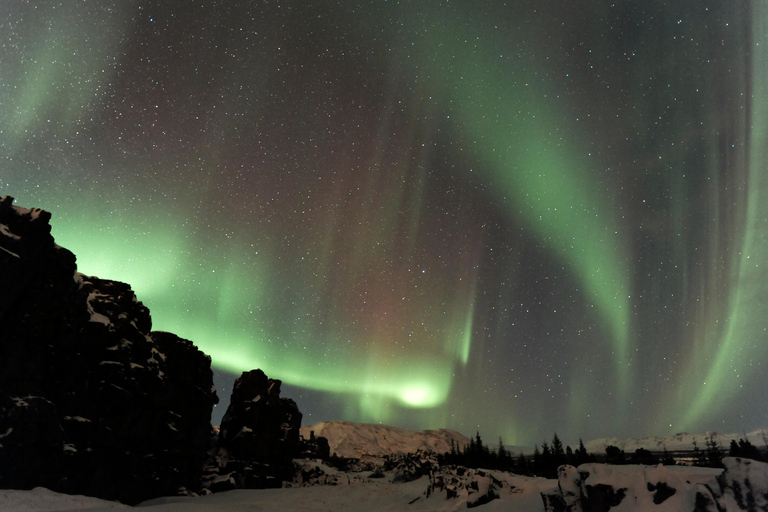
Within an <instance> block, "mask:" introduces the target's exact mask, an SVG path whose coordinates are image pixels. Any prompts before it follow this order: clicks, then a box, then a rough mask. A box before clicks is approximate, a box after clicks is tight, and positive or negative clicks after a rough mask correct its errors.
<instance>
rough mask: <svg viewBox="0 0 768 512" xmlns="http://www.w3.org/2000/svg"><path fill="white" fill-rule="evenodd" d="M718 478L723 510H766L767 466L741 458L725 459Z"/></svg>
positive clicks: (767, 497)
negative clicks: (723, 468) (722, 469)
mask: <svg viewBox="0 0 768 512" xmlns="http://www.w3.org/2000/svg"><path fill="white" fill-rule="evenodd" d="M723 465H724V466H725V471H724V472H723V473H722V475H721V476H720V477H719V478H718V482H719V484H720V486H721V488H722V492H723V496H722V498H721V499H720V504H721V506H722V507H723V508H724V509H725V510H763V511H765V510H768V464H766V463H765V462H758V461H754V460H750V459H743V458H741V457H725V458H724V459H723Z"/></svg>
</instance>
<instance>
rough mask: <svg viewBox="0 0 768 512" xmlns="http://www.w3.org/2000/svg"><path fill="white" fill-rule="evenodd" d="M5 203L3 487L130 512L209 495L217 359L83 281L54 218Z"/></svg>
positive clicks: (0, 312)
mask: <svg viewBox="0 0 768 512" xmlns="http://www.w3.org/2000/svg"><path fill="white" fill-rule="evenodd" d="M12 203H13V199H12V198H10V197H4V198H2V199H0V290H2V293H1V294H0V487H3V488H17V489H25V488H32V487H36V486H43V487H47V488H49V489H52V490H55V491H60V492H66V493H72V494H86V495H91V496H97V497H100V498H105V499H112V500H120V501H123V502H126V503H131V504H132V503H137V502H139V501H142V500H145V499H148V498H152V497H157V496H163V495H172V494H179V493H184V492H187V491H188V490H194V489H196V488H199V486H200V482H201V472H202V468H203V464H204V460H205V456H206V452H207V449H208V443H209V436H210V430H211V426H210V414H211V409H212V407H213V405H214V404H215V403H216V402H217V401H218V398H217V396H216V393H215V390H214V389H213V377H212V372H211V367H210V364H211V362H210V358H209V357H208V356H206V355H205V354H203V353H202V352H201V351H200V350H198V349H197V348H196V347H195V346H194V345H193V344H192V343H191V342H190V341H187V340H184V339H181V338H179V337H177V336H175V335H173V334H170V333H163V332H150V330H151V326H152V321H151V317H150V314H149V310H148V309H147V308H146V307H145V306H144V305H143V304H142V303H141V302H139V301H138V300H137V298H136V296H135V294H134V293H133V291H132V290H131V288H130V286H129V285H127V284H124V283H120V282H116V281H109V280H106V279H99V278H96V277H88V276H85V275H82V274H79V273H77V272H76V270H77V269H76V265H75V256H74V255H73V254H72V253H71V252H70V251H68V250H66V249H64V248H62V247H59V246H57V245H56V244H55V243H54V239H53V237H52V236H51V227H50V224H49V220H50V214H49V213H48V212H45V211H43V210H39V209H33V210H28V209H24V208H19V207H16V206H13V204H12Z"/></svg>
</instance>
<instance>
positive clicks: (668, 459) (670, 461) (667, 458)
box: [661, 445, 677, 466]
mask: <svg viewBox="0 0 768 512" xmlns="http://www.w3.org/2000/svg"><path fill="white" fill-rule="evenodd" d="M661 463H662V464H664V465H665V466H674V465H676V464H677V461H676V460H675V458H674V457H672V455H670V454H669V452H668V451H667V445H664V454H663V456H662V459H661Z"/></svg>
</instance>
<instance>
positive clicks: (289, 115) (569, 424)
mask: <svg viewBox="0 0 768 512" xmlns="http://www.w3.org/2000/svg"><path fill="white" fill-rule="evenodd" d="M0 26H2V28H3V36H4V41H3V43H2V45H1V46H0V118H2V119H3V120H4V124H3V126H2V127H0V187H2V194H3V195H5V194H8V195H12V196H14V197H15V198H16V204H18V205H21V206H26V207H42V208H44V209H47V210H49V211H51V212H52V213H53V220H52V224H53V233H54V236H55V237H56V241H57V243H58V244H60V245H62V246H64V247H67V248H69V249H71V250H72V251H73V252H74V253H75V254H76V255H77V257H78V265H79V269H80V270H81V271H82V272H84V273H86V274H93V275H98V276H100V277H104V278H111V279H118V280H122V281H126V282H128V283H130V284H131V285H132V286H133V288H134V290H136V292H137V295H138V297H139V299H140V300H142V301H143V302H144V303H145V304H147V305H148V306H149V308H150V310H151V312H152V317H153V321H154V328H155V329H157V330H166V331H171V332H174V333H177V334H179V335H180V336H183V337H186V338H189V339H191V340H193V341H194V342H195V343H196V344H197V346H199V347H200V348H201V349H202V350H203V351H205V352H206V353H207V354H209V355H210V356H211V357H212V361H213V365H214V368H215V370H216V372H217V381H218V382H219V383H220V384H219V385H220V387H222V388H223V389H220V395H221V398H223V399H224V400H225V403H224V404H222V405H220V406H219V408H218V411H217V414H218V416H219V417H220V416H221V415H222V414H223V410H224V408H225V407H226V399H227V398H228V394H229V392H230V389H228V386H231V382H232V380H233V379H234V376H235V375H238V374H239V373H240V372H242V371H244V370H250V369H253V368H257V367H258V368H262V369H263V370H264V371H265V372H266V373H267V374H268V375H269V376H270V377H275V378H280V379H282V380H283V381H284V394H285V395H287V396H290V397H292V398H294V399H296V400H297V402H298V404H299V407H300V409H301V410H302V412H303V413H304V415H305V419H304V421H305V423H314V422H317V421H323V420H334V419H346V420H350V421H370V422H386V423H390V424H394V425H398V426H403V427H408V428H442V427H448V428H455V429H457V430H459V431H462V432H463V433H465V434H468V435H472V434H473V433H474V432H475V431H476V430H479V431H480V432H481V433H482V435H483V436H484V437H486V438H487V439H495V438H496V437H497V436H501V437H503V439H504V441H505V442H507V443H516V444H529V445H532V444H534V443H540V442H541V441H542V440H545V439H550V438H551V435H552V433H553V432H555V431H556V432H557V433H558V435H560V437H561V438H562V439H564V440H565V441H566V442H569V443H571V444H573V443H575V442H577V440H578V437H583V438H585V439H588V438H594V437H602V436H630V435H631V436H642V435H655V434H671V433H675V432H679V431H684V430H686V431H705V430H717V431H729V432H742V431H749V430H751V429H753V428H757V427H764V426H768V403H766V401H765V400H763V399H762V396H763V395H764V390H765V389H766V385H768V372H766V371H765V365H766V363H768V343H767V342H768V288H767V287H766V285H765V283H766V282H768V273H767V271H766V268H767V267H768V264H766V261H768V206H766V205H768V178H766V176H768V174H767V173H766V171H768V100H766V98H768V39H767V38H768V7H766V5H765V3H764V2H757V1H745V2H738V3H723V2H715V1H704V2H701V1H696V2H693V1H681V2H666V3H665V2H660V1H651V2H642V3H637V2H613V3H606V2H597V1H595V2H579V3H578V5H576V4H574V5H568V4H562V3H560V4H557V5H553V4H550V3H547V2H514V3H512V5H510V3H508V2H497V1H495V0H494V1H489V2H483V3H477V2H470V1H468V0H464V1H451V2H444V3H443V2H441V3H439V5H438V4H434V5H433V4H429V3H423V2H422V3H418V2H400V3H399V4H398V3H396V2H364V3H362V4H360V3H355V4H353V3H350V2H341V3H338V2H322V1H321V2H297V3H294V4H291V3H282V4H280V5H277V4H275V5H272V4H269V3H263V2H262V3H256V4H253V5H249V4H248V3H245V2H212V3H207V4H206V5H195V4H190V5H178V4H176V3H173V2H146V1H133V2H106V3H105V2H100V3H98V5H96V4H94V3H90V4H89V3H77V4H73V5H71V6H67V8H66V9H64V8H63V7H61V6H59V5H58V4H57V3H55V2H34V3H33V4H32V5H29V4H22V3H14V4H13V6H11V7H9V8H7V9H4V10H2V11H1V12H0ZM214 421H215V420H214Z"/></svg>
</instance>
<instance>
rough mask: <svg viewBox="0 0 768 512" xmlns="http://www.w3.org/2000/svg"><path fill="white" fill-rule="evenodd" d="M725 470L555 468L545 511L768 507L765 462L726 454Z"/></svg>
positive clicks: (695, 510)
mask: <svg viewBox="0 0 768 512" xmlns="http://www.w3.org/2000/svg"><path fill="white" fill-rule="evenodd" d="M723 463H724V465H725V470H722V469H712V468H691V467H688V466H670V467H666V466H663V465H661V464H660V465H658V466H639V465H626V466H613V465H609V464H582V465H581V466H579V467H578V468H575V467H573V466H560V468H559V469H558V486H557V488H555V489H552V490H550V491H547V492H543V493H542V499H543V501H544V509H545V510H546V511H547V512H582V511H583V512H598V511H599V512H607V511H609V510H613V509H617V510H618V509H621V510H655V509H656V507H657V506H658V507H659V510H675V511H679V512H685V511H690V512H709V511H711V512H717V511H723V510H727V511H750V512H754V511H765V510H768V464H766V463H764V462H757V461H753V460H749V459H742V458H734V457H726V458H724V459H723Z"/></svg>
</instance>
